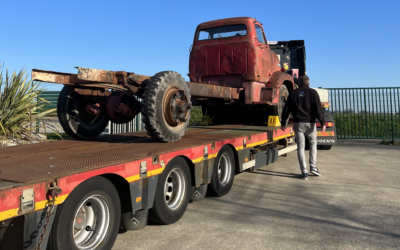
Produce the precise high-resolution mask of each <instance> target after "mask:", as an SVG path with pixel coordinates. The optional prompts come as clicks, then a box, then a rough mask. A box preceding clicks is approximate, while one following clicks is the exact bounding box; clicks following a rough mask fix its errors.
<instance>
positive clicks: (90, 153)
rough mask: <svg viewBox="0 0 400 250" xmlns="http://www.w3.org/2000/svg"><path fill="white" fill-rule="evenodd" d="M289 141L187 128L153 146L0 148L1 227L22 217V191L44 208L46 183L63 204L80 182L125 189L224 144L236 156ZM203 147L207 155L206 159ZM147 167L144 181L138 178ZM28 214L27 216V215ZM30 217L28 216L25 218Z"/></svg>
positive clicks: (263, 133)
mask: <svg viewBox="0 0 400 250" xmlns="http://www.w3.org/2000/svg"><path fill="white" fill-rule="evenodd" d="M293 135H294V132H293V130H292V129H291V127H290V126H288V128H287V129H286V131H282V130H281V129H280V128H278V127H275V128H271V127H267V126H244V125H226V126H206V127H205V126H199V127H191V128H190V129H189V130H188V132H187V133H186V135H185V136H184V138H183V139H182V140H180V141H178V142H174V143H159V142H155V141H153V140H152V139H151V138H150V137H149V136H148V135H147V134H146V132H133V133H126V134H118V135H105V136H101V137H98V138H96V139H94V140H91V141H77V140H65V141H55V142H46V143H40V144H30V145H23V146H18V147H9V148H3V149H2V150H1V151H0V171H1V175H0V180H1V181H3V182H5V183H2V186H0V200H1V202H0V221H2V220H6V219H9V218H12V217H15V216H19V215H22V214H25V213H27V212H28V211H27V212H24V211H21V206H20V197H21V196H22V191H23V190H25V189H27V188H33V190H34V211H37V210H41V209H44V208H45V206H46V204H47V202H48V191H49V186H48V185H49V183H52V182H54V181H55V182H56V183H57V185H58V187H59V188H60V189H61V190H62V193H61V194H59V195H58V197H57V199H56V202H55V204H60V203H62V202H63V201H64V200H65V199H66V198H67V196H68V194H69V193H70V192H72V190H73V189H74V188H75V187H76V186H77V185H79V184H80V183H81V182H83V181H84V180H86V179H88V178H90V177H93V176H97V175H102V174H116V175H119V176H121V177H123V178H124V179H125V180H127V181H128V182H129V183H132V182H135V181H138V180H140V179H145V178H148V177H151V176H155V175H158V174H160V173H162V171H163V169H164V167H165V166H166V164H167V163H168V161H169V160H171V159H172V158H174V157H175V156H179V155H182V156H185V157H187V158H188V159H189V160H190V161H191V162H192V163H193V164H195V163H198V162H201V161H203V160H204V159H212V158H215V157H216V156H217V154H218V152H219V150H220V149H221V148H222V146H224V145H226V144H230V145H232V146H233V147H234V148H235V149H236V151H240V150H242V149H244V148H246V147H247V148H250V147H256V146H259V145H263V144H268V143H271V142H274V141H277V140H280V139H283V138H287V137H291V136H293ZM205 147H206V148H207V153H206V154H205ZM141 162H146V164H147V171H146V175H145V176H143V175H142V174H141V170H140V169H141V168H140V166H141ZM30 211H32V210H30ZM30 211H29V212H30Z"/></svg>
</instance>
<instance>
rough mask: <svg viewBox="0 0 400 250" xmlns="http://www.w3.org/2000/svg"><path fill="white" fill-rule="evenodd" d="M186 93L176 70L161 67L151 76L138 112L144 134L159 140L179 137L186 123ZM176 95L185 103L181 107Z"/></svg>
mask: <svg viewBox="0 0 400 250" xmlns="http://www.w3.org/2000/svg"><path fill="white" fill-rule="evenodd" d="M190 97H191V96H190V93H189V88H188V86H187V84H186V82H185V79H183V77H182V76H181V75H180V74H178V73H176V72H173V71H164V72H160V73H158V74H156V75H154V76H153V77H151V78H150V79H149V80H148V82H147V85H146V87H145V89H144V94H143V109H142V114H143V123H144V124H145V129H146V130H147V134H148V135H150V136H151V137H152V138H153V139H155V140H156V141H159V142H174V141H178V140H180V139H181V138H182V136H183V135H184V134H185V132H186V129H187V127H188V126H189V120H190V107H191V101H190ZM178 99H179V100H180V101H184V102H183V103H185V105H184V108H183V109H182V110H181V109H180V108H179V107H178V101H177V100H178ZM178 117H179V118H180V119H178Z"/></svg>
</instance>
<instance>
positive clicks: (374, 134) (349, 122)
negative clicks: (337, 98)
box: [333, 114, 400, 138]
mask: <svg viewBox="0 0 400 250" xmlns="http://www.w3.org/2000/svg"><path fill="white" fill-rule="evenodd" d="M333 117H334V119H335V126H336V130H337V134H338V136H340V138H392V137H395V138H400V117H399V115H397V114H333Z"/></svg>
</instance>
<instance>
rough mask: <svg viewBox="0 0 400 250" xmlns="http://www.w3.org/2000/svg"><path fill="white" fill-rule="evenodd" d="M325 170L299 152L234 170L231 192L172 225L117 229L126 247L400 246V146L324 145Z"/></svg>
mask: <svg viewBox="0 0 400 250" xmlns="http://www.w3.org/2000/svg"><path fill="white" fill-rule="evenodd" d="M318 157H319V158H318V167H319V168H320V171H321V173H322V174H323V176H322V177H309V178H308V180H307V181H303V180H301V179H299V178H298V172H299V171H298V165H297V158H296V153H295V152H292V153H290V154H289V156H288V157H287V158H283V157H281V158H279V162H278V163H275V164H272V165H271V166H266V167H263V168H262V169H260V170H259V171H257V172H254V173H250V172H245V173H241V174H239V175H236V176H235V182H234V185H233V188H232V190H231V192H230V193H229V194H228V195H226V196H224V197H221V198H206V199H204V200H203V201H200V202H196V203H192V204H189V207H188V209H187V211H186V213H185V215H184V216H183V218H182V219H181V220H180V221H179V222H177V223H176V224H173V225H169V226H158V225H148V226H147V227H146V228H144V229H142V230H140V231H136V232H132V231H131V232H126V233H123V234H119V235H118V238H117V241H116V244H115V246H114V248H113V249H114V250H126V249H163V250H164V249H400V147H391V146H377V145H340V146H337V147H334V148H332V150H330V151H319V154H318Z"/></svg>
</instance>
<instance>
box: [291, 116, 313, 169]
mask: <svg viewBox="0 0 400 250" xmlns="http://www.w3.org/2000/svg"><path fill="white" fill-rule="evenodd" d="M293 129H294V132H295V137H296V143H297V158H298V160H299V164H300V170H301V172H302V173H308V171H307V163H306V156H305V154H304V148H305V146H306V137H307V139H308V143H309V145H310V160H309V162H310V168H315V167H316V164H317V126H316V124H315V123H306V122H299V123H294V124H293Z"/></svg>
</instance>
